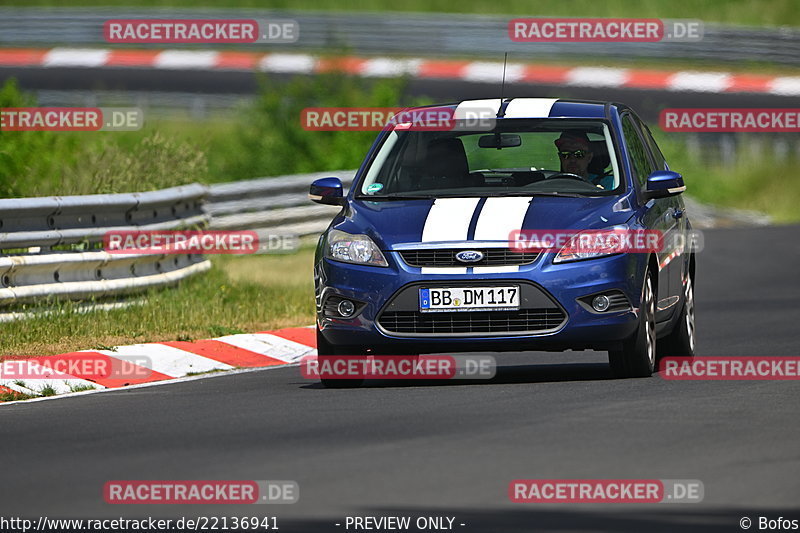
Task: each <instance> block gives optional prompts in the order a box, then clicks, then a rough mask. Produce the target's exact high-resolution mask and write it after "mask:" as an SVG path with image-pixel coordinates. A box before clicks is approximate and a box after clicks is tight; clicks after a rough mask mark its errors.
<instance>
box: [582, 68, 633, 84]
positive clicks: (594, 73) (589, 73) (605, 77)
mask: <svg viewBox="0 0 800 533" xmlns="http://www.w3.org/2000/svg"><path fill="white" fill-rule="evenodd" d="M628 77H629V71H628V69H624V68H603V67H577V68H574V69H572V70H570V71H569V72H568V73H567V78H566V83H567V85H580V86H586V87H622V86H623V85H624V84H625V83H627V81H628Z"/></svg>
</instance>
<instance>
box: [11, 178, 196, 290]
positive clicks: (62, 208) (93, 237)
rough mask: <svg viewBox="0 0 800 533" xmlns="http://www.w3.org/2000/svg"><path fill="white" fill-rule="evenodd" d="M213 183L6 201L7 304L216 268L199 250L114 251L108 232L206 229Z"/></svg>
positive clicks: (142, 284)
mask: <svg viewBox="0 0 800 533" xmlns="http://www.w3.org/2000/svg"><path fill="white" fill-rule="evenodd" d="M207 195H208V188H207V187H205V186H203V185H198V184H193V185H187V186H182V187H174V188H171V189H164V190H160V191H151V192H143V193H128V194H98V195H88V196H63V197H46V198H15V199H3V200H0V252H3V255H0V306H9V305H13V304H20V303H28V302H37V301H44V300H48V299H71V300H79V299H85V298H90V297H94V298H100V297H107V296H112V295H114V296H116V295H122V294H129V293H134V292H139V291H143V290H146V289H148V288H150V287H160V286H165V285H170V284H173V283H176V282H177V281H179V280H181V279H183V278H185V277H187V276H190V275H192V274H195V273H198V272H202V271H205V270H207V269H208V268H210V267H211V263H210V262H209V261H207V260H206V259H204V258H203V256H201V255H196V254H135V255H134V254H111V253H108V252H106V251H103V250H99V249H97V248H98V247H99V245H100V243H101V242H102V240H103V235H104V234H105V233H106V232H108V231H112V230H114V231H146V230H171V229H180V228H191V227H204V226H206V225H207V224H208V222H209V219H210V215H209V214H208V213H207V212H206V211H205V209H204V201H205V198H206V196H207Z"/></svg>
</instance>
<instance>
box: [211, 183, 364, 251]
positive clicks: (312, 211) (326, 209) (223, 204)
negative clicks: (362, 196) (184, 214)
mask: <svg viewBox="0 0 800 533" xmlns="http://www.w3.org/2000/svg"><path fill="white" fill-rule="evenodd" d="M355 172H356V171H355V170H338V171H328V172H314V173H311V174H297V175H293V176H282V177H276V178H258V179H254V180H246V181H236V182H232V183H222V184H218V185H212V186H211V187H210V193H209V203H208V206H207V207H208V211H209V213H210V214H211V216H212V218H211V229H215V230H237V229H251V230H255V231H256V233H258V234H259V236H262V235H266V234H269V235H299V236H304V235H311V234H315V233H321V232H322V231H323V230H325V228H326V227H327V226H328V224H329V223H330V221H331V219H332V218H333V216H334V215H335V214H336V213H337V212H338V211H339V208H338V207H334V206H327V205H314V204H310V203H309V201H308V186H309V185H310V184H311V182H312V181H314V180H315V179H317V178H322V177H325V176H336V177H338V178H339V179H341V180H342V184H343V185H344V186H345V187H349V186H350V184H351V183H352V181H353V176H355Z"/></svg>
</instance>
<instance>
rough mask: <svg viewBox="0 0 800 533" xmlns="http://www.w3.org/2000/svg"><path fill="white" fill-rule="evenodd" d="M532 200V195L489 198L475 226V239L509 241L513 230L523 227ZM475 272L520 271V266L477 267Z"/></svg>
mask: <svg viewBox="0 0 800 533" xmlns="http://www.w3.org/2000/svg"><path fill="white" fill-rule="evenodd" d="M531 200H533V197H531V196H520V197H510V198H487V199H486V203H485V204H483V209H482V210H481V214H480V217H478V225H477V226H476V227H475V240H476V241H505V242H509V235H510V234H511V232H512V231H514V230H519V229H522V223H523V221H524V220H525V215H526V214H527V213H528V208H529V207H530V203H531ZM473 272H474V273H475V274H497V273H503V272H519V266H513V265H512V266H491V267H475V268H474V269H473Z"/></svg>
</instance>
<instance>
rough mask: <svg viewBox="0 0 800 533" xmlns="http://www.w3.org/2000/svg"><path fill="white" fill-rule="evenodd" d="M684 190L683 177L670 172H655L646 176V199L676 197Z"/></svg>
mask: <svg viewBox="0 0 800 533" xmlns="http://www.w3.org/2000/svg"><path fill="white" fill-rule="evenodd" d="M685 190H686V185H684V183H683V176H681V175H680V174H678V173H677V172H672V171H671V170H656V171H655V172H653V173H652V174H650V175H649V176H647V186H646V188H645V191H644V193H645V197H647V198H666V197H668V196H676V195H678V194H680V193H682V192H683V191H685Z"/></svg>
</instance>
